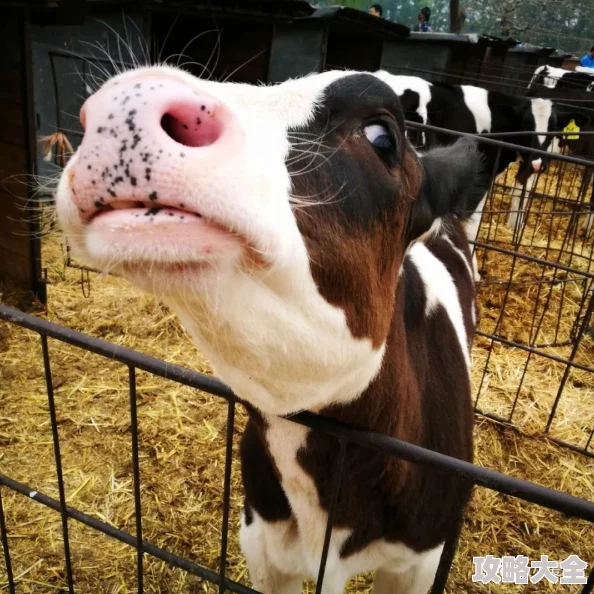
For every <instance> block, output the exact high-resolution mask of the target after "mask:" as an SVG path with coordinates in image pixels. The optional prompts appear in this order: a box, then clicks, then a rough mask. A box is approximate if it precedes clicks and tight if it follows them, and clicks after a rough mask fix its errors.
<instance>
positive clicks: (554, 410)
mask: <svg viewBox="0 0 594 594" xmlns="http://www.w3.org/2000/svg"><path fill="white" fill-rule="evenodd" d="M593 311H594V293H592V297H591V298H590V304H589V305H588V309H587V310H586V316H585V318H584V324H583V325H582V328H581V329H580V331H579V333H578V336H577V338H576V341H575V343H574V345H573V348H572V349H571V355H570V361H573V359H575V356H576V354H577V350H578V348H579V346H580V342H581V339H582V336H583V335H584V333H585V331H586V327H585V326H586V322H587V321H588V320H589V319H590V318H591V317H592V312H593ZM570 371H571V367H570V366H569V365H567V366H566V367H565V371H564V372H563V378H562V379H561V383H560V384H559V389H558V390H557V396H556V397H555V402H554V403H553V406H552V408H551V414H550V415H549V419H548V421H547V426H546V427H545V433H548V432H549V430H550V429H551V424H552V422H553V419H554V418H555V414H556V413H557V407H558V406H559V401H560V400H561V396H562V395H563V389H564V388H565V384H566V383H567V379H568V378H569V373H570Z"/></svg>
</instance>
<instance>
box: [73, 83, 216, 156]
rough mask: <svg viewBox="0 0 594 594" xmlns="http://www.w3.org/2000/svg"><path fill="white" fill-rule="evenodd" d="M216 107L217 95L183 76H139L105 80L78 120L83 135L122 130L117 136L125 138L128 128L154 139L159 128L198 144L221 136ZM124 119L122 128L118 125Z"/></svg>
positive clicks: (186, 143) (183, 142)
mask: <svg viewBox="0 0 594 594" xmlns="http://www.w3.org/2000/svg"><path fill="white" fill-rule="evenodd" d="M219 108H220V104H219V102H218V101H217V100H216V99H215V98H213V97H212V96H210V95H208V94H207V93H206V92H204V91H200V92H198V91H195V90H193V89H192V88H191V87H189V86H188V85H186V84H185V83H184V82H182V81H177V80H171V79H161V78H159V77H155V78H149V77H146V76H145V77H141V76H139V77H137V78H130V79H126V80H125V81H122V82H120V83H118V82H115V83H112V84H109V83H108V85H106V87H104V89H101V90H99V91H98V92H97V93H96V94H95V95H93V96H92V97H90V98H89V99H87V101H86V102H85V104H84V105H83V107H82V109H81V111H80V121H81V124H82V126H83V127H84V128H85V130H86V134H85V136H86V135H89V134H91V135H94V134H98V135H102V134H103V135H109V136H111V137H113V138H115V137H116V134H118V133H120V134H118V136H120V135H121V136H122V137H125V132H126V128H127V129H128V132H139V133H140V132H142V131H145V132H146V133H147V134H148V135H151V134H155V137H154V138H151V140H152V141H157V140H159V129H158V128H160V131H161V132H165V133H166V134H167V136H169V138H171V139H172V140H174V141H175V142H177V143H178V144H181V145H183V146H187V147H202V146H208V145H210V144H213V143H214V142H215V141H216V140H217V139H218V137H219V136H220V133H221V131H222V121H221V120H222V117H221V116H222V115H223V114H222V113H220V112H221V111H222V110H220V109H219ZM122 121H123V124H124V127H123V129H122V130H116V126H117V125H118V124H121V123H122ZM93 126H95V128H93ZM133 136H134V135H133ZM132 139H133V138H132Z"/></svg>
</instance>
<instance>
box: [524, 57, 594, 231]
mask: <svg viewBox="0 0 594 594" xmlns="http://www.w3.org/2000/svg"><path fill="white" fill-rule="evenodd" d="M593 90H594V71H593V70H592V69H591V68H581V67H579V66H578V67H577V68H576V70H575V71H571V70H564V69H561V68H554V67H551V66H540V67H539V68H537V69H536V70H535V73H534V76H533V77H532V80H531V82H530V85H529V88H528V91H527V93H526V96H527V97H542V98H546V99H549V100H552V101H553V102H554V110H555V114H556V120H557V130H558V131H562V130H564V129H565V128H566V126H568V125H569V124H570V123H572V122H573V124H575V125H577V127H578V128H579V130H580V131H582V132H589V133H592V132H594V115H593V112H592V109H591V108H590V107H589V106H588V105H586V104H584V101H583V100H584V98H586V97H587V96H588V93H591V92H592V91H593ZM568 95H569V96H568ZM573 99H578V103H577V104H576V103H575V102H572V100H573ZM580 100H581V101H580ZM573 136H578V138H568V137H567V136H566V135H562V134H560V135H558V136H555V137H554V139H553V141H552V143H551V146H550V147H549V150H550V151H551V152H553V153H560V152H561V151H562V150H563V149H566V150H567V152H569V153H571V154H574V155H576V156H580V157H582V158H586V159H590V160H594V140H593V139H592V138H593V137H592V136H589V135H586V134H583V135H579V134H574V135H573ZM543 164H546V159H545V160H544V161H543ZM590 185H591V186H592V191H591V192H590V196H589V200H588V205H589V206H588V214H587V215H586V216H584V218H583V223H582V226H581V230H582V232H583V233H584V235H585V236H588V235H589V233H590V232H591V230H592V225H593V222H594V214H593V213H594V201H593V195H594V179H592V170H591V169H586V170H584V176H583V181H582V190H583V191H585V190H586V188H587V187H588V186H590Z"/></svg>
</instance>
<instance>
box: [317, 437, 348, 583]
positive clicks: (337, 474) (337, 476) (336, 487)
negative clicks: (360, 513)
mask: <svg viewBox="0 0 594 594" xmlns="http://www.w3.org/2000/svg"><path fill="white" fill-rule="evenodd" d="M338 447H339V450H338V459H337V460H336V466H335V469H334V478H333V480H332V484H333V487H332V494H331V496H330V507H329V508H328V520H327V522H326V532H325V534H324V545H323V547H322V557H321V559H320V569H319V571H318V579H317V582H316V594H322V586H323V584H324V574H325V573H326V563H327V561H328V551H329V550H330V539H331V538H332V524H333V522H334V514H335V513H336V504H337V503H338V494H339V493H340V484H341V482H342V473H343V471H344V461H345V458H346V450H347V444H346V442H345V441H344V440H342V439H340V440H339V441H338Z"/></svg>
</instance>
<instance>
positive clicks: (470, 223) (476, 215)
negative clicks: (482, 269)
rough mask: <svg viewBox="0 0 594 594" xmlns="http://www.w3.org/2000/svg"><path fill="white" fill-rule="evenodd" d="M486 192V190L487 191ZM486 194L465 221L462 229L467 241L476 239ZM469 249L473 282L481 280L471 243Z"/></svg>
mask: <svg viewBox="0 0 594 594" xmlns="http://www.w3.org/2000/svg"><path fill="white" fill-rule="evenodd" d="M487 194H488V192H487ZM487 194H485V195H484V196H483V198H482V200H481V201H480V202H479V204H478V206H477V207H476V210H475V211H474V212H473V213H472V215H471V216H470V217H469V219H468V220H467V221H466V225H465V226H464V230H465V232H466V237H467V238H468V241H476V238H477V237H478V233H479V227H480V225H481V218H482V216H483V208H485V202H486V201H487ZM470 250H471V251H472V272H473V274H474V280H475V282H477V283H478V282H479V281H480V280H481V275H480V274H479V271H478V263H477V261H476V251H475V247H474V246H473V245H471V246H470Z"/></svg>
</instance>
